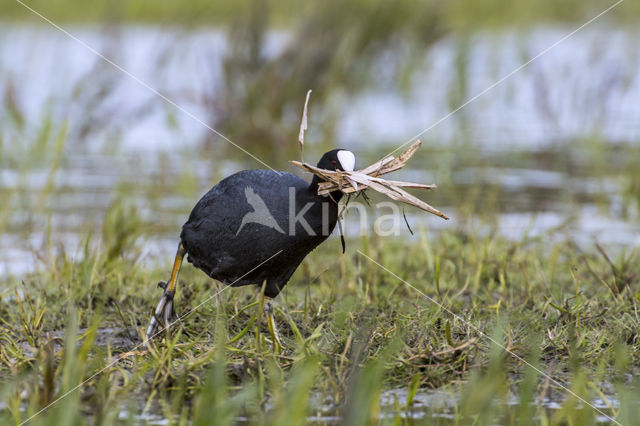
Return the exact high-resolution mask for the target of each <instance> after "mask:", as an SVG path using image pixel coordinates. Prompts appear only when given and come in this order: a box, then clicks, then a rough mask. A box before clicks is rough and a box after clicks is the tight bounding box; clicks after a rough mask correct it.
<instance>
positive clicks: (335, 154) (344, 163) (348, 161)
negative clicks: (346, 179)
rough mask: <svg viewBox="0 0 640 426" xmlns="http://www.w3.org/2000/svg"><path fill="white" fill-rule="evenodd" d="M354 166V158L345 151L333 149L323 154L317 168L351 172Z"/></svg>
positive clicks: (349, 152) (350, 153) (351, 153)
mask: <svg viewBox="0 0 640 426" xmlns="http://www.w3.org/2000/svg"><path fill="white" fill-rule="evenodd" d="M355 165H356V156H355V155H353V152H351V151H347V150H346V149H333V150H331V151H329V152H327V153H325V154H324V155H323V156H322V158H321V159H320V161H318V164H317V167H318V168H320V169H326V170H342V171H348V172H352V171H353V170H354V167H355Z"/></svg>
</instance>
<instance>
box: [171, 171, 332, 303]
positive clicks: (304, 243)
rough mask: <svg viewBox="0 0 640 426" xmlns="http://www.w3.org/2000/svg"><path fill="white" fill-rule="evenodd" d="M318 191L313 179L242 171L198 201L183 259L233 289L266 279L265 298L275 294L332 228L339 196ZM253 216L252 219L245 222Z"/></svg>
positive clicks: (182, 236)
mask: <svg viewBox="0 0 640 426" xmlns="http://www.w3.org/2000/svg"><path fill="white" fill-rule="evenodd" d="M317 190H318V186H317V181H316V182H314V183H312V184H311V185H310V184H309V182H306V181H304V180H303V179H301V178H299V177H297V176H295V175H293V174H291V173H286V172H275V171H272V170H244V171H241V172H238V173H236V174H234V175H231V176H229V177H227V178H226V179H223V180H222V181H220V183H218V184H217V185H216V186H214V187H213V188H211V190H210V191H209V192H207V193H206V194H205V195H204V196H203V197H202V198H201V199H200V201H198V203H197V204H196V206H195V207H194V209H193V211H192V212H191V215H190V216H189V220H187V222H186V223H185V224H184V226H183V227H182V233H181V234H180V239H181V241H182V245H183V246H184V248H185V249H186V252H187V260H188V261H189V262H191V263H192V264H193V265H194V266H195V267H197V268H199V269H201V270H202V271H204V272H205V273H206V274H207V275H209V276H210V277H211V278H213V279H215V280H218V281H220V282H222V283H224V284H227V285H232V286H234V287H238V286H244V285H248V284H256V285H262V283H263V282H264V281H265V280H266V287H265V295H266V296H269V297H275V296H277V295H278V293H280V290H282V288H283V287H284V285H285V284H286V283H287V281H289V278H290V277H291V275H292V274H293V273H294V272H295V270H296V268H297V267H298V265H300V263H301V262H302V260H303V259H304V258H305V256H306V255H307V254H309V253H310V252H311V251H312V250H313V249H315V248H316V247H317V246H318V245H319V244H320V243H322V242H323V241H324V240H326V239H327V237H328V236H329V234H331V232H332V231H333V229H334V227H335V226H336V222H337V218H338V204H337V202H338V201H339V200H340V196H341V195H342V193H341V192H339V191H338V192H337V193H333V194H332V196H331V197H327V196H319V195H318V194H317ZM256 196H257V198H256ZM260 200H261V201H262V202H263V203H264V204H261V201H260ZM263 206H265V207H266V211H265V210H264V208H263ZM323 212H324V213H323ZM253 213H257V214H256V215H255V217H254V219H255V220H249V221H247V220H243V219H244V218H245V217H246V216H247V215H252V214H253ZM269 215H270V217H269ZM273 220H275V223H274V222H273ZM276 253H279V254H277V255H276ZM274 255H276V256H275V257H273V259H271V260H269V261H267V262H266V263H265V264H264V265H261V266H260V267H258V268H257V269H255V270H254V271H252V272H249V271H251V269H253V268H255V267H256V266H258V265H260V263H262V262H264V261H265V260H267V259H269V258H270V257H272V256H274Z"/></svg>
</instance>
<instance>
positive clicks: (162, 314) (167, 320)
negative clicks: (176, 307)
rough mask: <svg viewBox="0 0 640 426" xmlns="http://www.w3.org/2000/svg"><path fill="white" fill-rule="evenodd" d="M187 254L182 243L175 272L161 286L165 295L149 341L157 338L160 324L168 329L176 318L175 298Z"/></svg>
mask: <svg viewBox="0 0 640 426" xmlns="http://www.w3.org/2000/svg"><path fill="white" fill-rule="evenodd" d="M185 254H187V251H186V250H185V248H184V246H183V245H182V243H180V245H179V246H178V252H177V253H176V260H175V261H174V262H173V270H172V271H171V279H170V280H169V282H168V283H166V284H164V283H162V284H164V285H160V284H159V285H160V286H161V287H162V288H164V294H163V295H162V298H161V299H160V302H158V306H156V310H155V311H154V313H153V316H152V317H151V322H150V323H149V328H147V340H149V339H152V338H153V337H155V335H156V332H157V330H158V327H159V326H160V324H163V325H164V328H165V329H168V328H169V326H170V325H171V323H172V322H173V318H174V317H175V314H174V311H173V296H174V295H175V293H176V286H177V285H178V274H179V273H180V266H181V265H182V259H183V258H184V255H185Z"/></svg>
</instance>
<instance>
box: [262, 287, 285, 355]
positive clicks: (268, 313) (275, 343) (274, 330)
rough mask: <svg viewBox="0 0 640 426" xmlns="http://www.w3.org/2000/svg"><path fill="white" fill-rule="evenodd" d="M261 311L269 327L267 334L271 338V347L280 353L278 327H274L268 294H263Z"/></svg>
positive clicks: (271, 306)
mask: <svg viewBox="0 0 640 426" xmlns="http://www.w3.org/2000/svg"><path fill="white" fill-rule="evenodd" d="M263 311H264V316H265V320H266V322H267V328H268V329H269V334H270V335H271V339H272V340H273V348H274V350H275V351H276V352H277V353H280V352H282V343H280V336H278V328H277V327H276V322H275V320H274V319H273V305H271V298H270V297H268V296H264V304H263Z"/></svg>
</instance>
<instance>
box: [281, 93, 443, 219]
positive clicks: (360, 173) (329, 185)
mask: <svg viewBox="0 0 640 426" xmlns="http://www.w3.org/2000/svg"><path fill="white" fill-rule="evenodd" d="M305 106H306V105H305ZM305 112H306V111H305ZM421 145H422V142H420V141H416V142H414V143H413V144H412V145H411V146H410V147H409V148H407V149H406V150H405V151H404V152H403V153H402V154H400V155H399V156H398V157H397V158H394V157H393V156H389V157H386V158H384V159H383V160H381V161H378V162H377V163H374V164H372V165H370V166H369V167H365V168H364V169H362V170H357V171H353V172H347V171H341V170H325V169H319V168H317V167H314V166H312V165H310V164H307V163H301V162H299V161H291V163H292V164H293V165H294V166H297V167H300V168H301V169H302V170H305V171H307V172H310V173H313V174H315V175H317V176H318V177H320V178H321V179H323V180H325V182H323V183H321V184H320V185H319V188H318V194H320V195H322V194H328V193H329V192H332V191H335V190H340V191H342V192H343V193H344V194H352V193H354V192H358V191H362V190H365V189H368V188H370V189H373V190H374V191H376V192H379V193H381V194H383V195H386V196H387V197H389V198H391V199H392V200H395V201H400V202H402V203H406V204H409V205H412V206H415V207H418V208H419V209H422V210H424V211H426V212H429V213H432V214H435V215H436V216H440V217H441V218H443V219H447V220H448V219H449V218H448V217H447V216H446V215H445V214H444V213H442V212H440V211H439V210H436V209H434V208H433V207H431V206H430V205H429V204H427V203H425V202H424V201H422V200H420V199H419V198H416V197H414V196H413V195H411V194H409V193H408V192H406V191H404V190H403V189H401V187H404V188H417V189H435V188H436V185H425V184H421V183H413V182H403V181H397V180H387V179H382V178H380V176H382V175H385V174H387V173H391V172H394V171H396V170H400V169H401V168H403V167H404V165H405V164H406V163H407V161H409V159H410V158H411V157H412V156H413V154H414V153H415V152H416V151H417V150H418V148H420V146H421Z"/></svg>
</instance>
